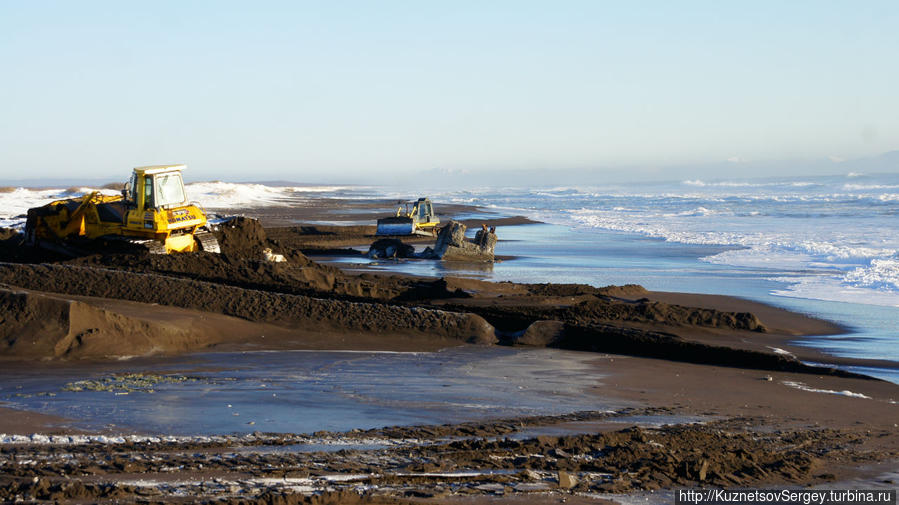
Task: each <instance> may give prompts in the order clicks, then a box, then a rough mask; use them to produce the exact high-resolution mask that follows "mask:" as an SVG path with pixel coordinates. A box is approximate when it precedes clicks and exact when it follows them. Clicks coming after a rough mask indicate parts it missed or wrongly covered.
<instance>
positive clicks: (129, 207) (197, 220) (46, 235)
mask: <svg viewBox="0 0 899 505" xmlns="http://www.w3.org/2000/svg"><path fill="white" fill-rule="evenodd" d="M185 168H187V167H186V166H185V165H154V166H149V167H138V168H135V169H134V172H133V173H132V175H131V180H129V181H128V182H127V183H126V184H125V187H124V189H123V190H122V194H121V195H104V194H102V193H100V192H99V191H94V192H91V193H88V194H86V195H84V196H83V197H81V198H71V199H67V200H57V201H55V202H51V203H49V204H47V205H44V206H42V207H36V208H32V209H28V218H27V220H26V222H25V241H26V243H27V244H30V245H33V246H39V247H44V248H46V249H51V250H55V251H57V252H60V253H63V254H67V255H70V256H77V255H81V254H86V253H90V252H104V251H110V250H116V249H119V248H121V247H122V246H124V248H125V249H128V250H131V249H134V248H135V247H136V248H137V249H139V250H146V251H149V252H150V253H153V254H167V253H172V252H193V251H207V252H212V253H218V252H220V250H219V244H218V241H217V240H216V239H215V236H214V235H213V234H212V233H210V232H209V230H208V229H207V227H206V224H207V221H206V214H205V213H204V212H203V211H202V210H201V209H200V208H199V207H198V206H197V205H196V204H194V203H191V202H189V201H188V200H187V195H186V193H185V191H184V181H183V180H182V179H181V171H182V170H184V169H185Z"/></svg>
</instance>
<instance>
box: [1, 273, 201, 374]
mask: <svg viewBox="0 0 899 505" xmlns="http://www.w3.org/2000/svg"><path fill="white" fill-rule="evenodd" d="M0 307H2V314H3V321H2V323H3V324H2V325H0V346H2V348H3V352H2V355H3V356H4V357H16V358H33V359H46V358H51V357H53V358H63V357H64V358H85V357H108V356H110V355H114V354H115V353H119V354H121V353H123V351H124V352H125V353H127V354H145V353H149V352H153V351H155V350H162V349H165V350H167V351H168V352H177V351H185V350H189V349H190V348H191V347H192V346H191V345H190V344H191V343H192V342H196V341H198V340H202V338H203V335H202V332H200V331H197V330H196V329H194V328H190V327H183V326H180V325H176V324H167V323H166V322H164V321H153V320H151V319H142V318H134V317H129V316H125V315H122V314H117V313H115V312H112V311H109V310H104V309H102V308H99V307H94V306H91V305H89V304H86V303H83V302H80V301H75V300H66V299H63V298H59V297H53V296H47V295H44V294H38V293H30V292H23V291H12V290H7V289H0Z"/></svg>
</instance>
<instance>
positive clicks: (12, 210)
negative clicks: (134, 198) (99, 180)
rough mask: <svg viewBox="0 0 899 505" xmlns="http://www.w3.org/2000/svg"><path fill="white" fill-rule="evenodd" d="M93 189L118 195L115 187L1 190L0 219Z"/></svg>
mask: <svg viewBox="0 0 899 505" xmlns="http://www.w3.org/2000/svg"><path fill="white" fill-rule="evenodd" d="M92 191H99V192H100V193H102V194H105V195H117V194H119V192H118V191H117V190H114V189H103V188H91V187H73V188H68V189H58V188H54V189H29V188H14V189H12V190H11V191H5V192H0V219H7V220H8V219H13V218H16V217H17V216H22V215H24V214H25V213H27V212H28V209H30V208H32V207H40V206H42V205H46V204H48V203H50V202H52V201H55V200H64V199H67V198H77V197H79V196H84V195H85V194H87V193H90V192H92Z"/></svg>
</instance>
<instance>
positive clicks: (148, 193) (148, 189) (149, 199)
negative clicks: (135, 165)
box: [144, 175, 156, 209]
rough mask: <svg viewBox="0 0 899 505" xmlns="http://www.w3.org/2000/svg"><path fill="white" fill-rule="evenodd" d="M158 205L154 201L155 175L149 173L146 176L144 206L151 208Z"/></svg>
mask: <svg viewBox="0 0 899 505" xmlns="http://www.w3.org/2000/svg"><path fill="white" fill-rule="evenodd" d="M153 207H156V204H155V203H154V201H153V177H151V176H149V175H145V176H144V208H145V209H151V208H153Z"/></svg>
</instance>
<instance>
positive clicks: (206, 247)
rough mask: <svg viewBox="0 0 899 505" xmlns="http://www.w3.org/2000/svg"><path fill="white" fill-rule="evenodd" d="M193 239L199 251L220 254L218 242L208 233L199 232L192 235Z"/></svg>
mask: <svg viewBox="0 0 899 505" xmlns="http://www.w3.org/2000/svg"><path fill="white" fill-rule="evenodd" d="M194 239H196V241H197V243H199V244H200V250H201V251H204V252H209V253H215V254H220V253H221V252H222V249H221V247H219V242H218V240H216V238H215V235H213V234H211V233H209V232H208V231H201V232H198V233H195V234H194Z"/></svg>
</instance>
